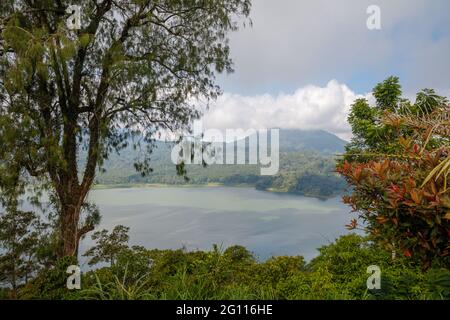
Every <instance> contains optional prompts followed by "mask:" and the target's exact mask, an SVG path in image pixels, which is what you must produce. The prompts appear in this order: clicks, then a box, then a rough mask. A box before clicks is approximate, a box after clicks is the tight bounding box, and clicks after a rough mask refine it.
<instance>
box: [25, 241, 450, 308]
mask: <svg viewBox="0 0 450 320" xmlns="http://www.w3.org/2000/svg"><path fill="white" fill-rule="evenodd" d="M74 263H75V261H74V260H71V259H64V260H59V261H58V262H57V263H56V265H55V267H54V268H51V269H49V270H47V271H45V272H42V273H40V274H39V275H38V276H37V277H36V278H35V279H33V281H31V282H29V283H28V284H27V285H26V286H24V287H23V288H21V289H20V291H19V298H20V299H83V300H84V299H88V300H91V299H101V300H135V299H137V300H156V299H163V300H165V299H188V300H210V299H212V300H220V299H232V300H239V299H241V300H242V299H252V300H253V299H283V300H284V299H302V300H323V299H325V300H336V299H437V300H441V299H450V272H449V270H448V269H447V268H442V267H440V266H439V265H436V266H435V267H433V268H431V269H430V270H428V271H423V270H422V268H421V267H420V265H414V264H412V263H411V261H410V260H408V259H406V258H404V257H401V256H400V257H396V258H395V259H394V260H392V257H391V254H390V253H387V252H386V251H385V250H384V249H382V248H380V247H379V246H377V245H376V244H375V243H374V242H371V241H370V240H369V239H368V238H365V237H362V236H359V235H356V234H349V235H347V236H343V237H341V238H339V239H337V240H336V242H334V243H330V244H329V245H326V246H323V247H321V248H320V249H319V255H318V256H317V257H316V258H315V259H313V260H312V261H311V262H309V263H305V261H304V260H303V258H302V257H300V256H297V257H289V256H278V257H272V258H270V259H268V260H267V261H263V262H259V261H257V260H256V259H255V258H254V257H253V255H252V254H251V253H250V252H249V251H248V250H246V249H245V248H244V247H241V246H232V247H229V248H227V249H226V250H222V249H221V248H220V247H218V246H214V247H213V249H212V250H211V251H190V252H188V251H185V250H183V249H180V250H147V249H145V248H143V247H132V248H126V249H123V250H122V251H121V252H120V253H119V254H118V255H117V260H116V263H115V264H114V265H113V266H111V267H102V268H100V269H96V270H91V271H88V272H86V273H84V274H83V275H82V281H81V286H82V290H74V291H69V290H67V289H66V279H67V274H66V268H67V267H68V266H69V265H71V264H74ZM370 265H377V266H379V267H380V269H381V290H367V287H366V281H367V278H368V277H369V275H370V274H368V273H367V267H368V266H370Z"/></svg>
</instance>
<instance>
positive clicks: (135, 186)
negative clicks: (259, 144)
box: [92, 182, 344, 200]
mask: <svg viewBox="0 0 450 320" xmlns="http://www.w3.org/2000/svg"><path fill="white" fill-rule="evenodd" d="M219 187H223V188H251V189H254V190H257V191H262V192H270V193H277V194H291V195H297V196H301V197H307V198H316V199H319V200H329V199H333V198H336V197H340V196H342V195H343V194H344V191H342V192H340V193H337V194H333V195H331V196H321V195H311V194H300V193H295V192H289V191H286V190H281V189H275V188H270V189H265V190H261V189H257V188H255V185H252V184H234V185H231V184H224V183H219V182H214V183H213V182H211V183H206V184H165V183H118V184H96V185H94V186H93V187H92V190H111V189H141V188H219Z"/></svg>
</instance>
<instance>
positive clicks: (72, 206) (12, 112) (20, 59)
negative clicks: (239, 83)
mask: <svg viewBox="0 0 450 320" xmlns="http://www.w3.org/2000/svg"><path fill="white" fill-rule="evenodd" d="M74 4H77V5H79V6H80V8H81V22H82V24H81V28H80V29H77V30H72V29H70V28H68V26H67V23H66V22H67V19H68V18H69V16H70V15H69V14H67V13H66V10H67V8H68V7H69V6H70V5H74ZM249 12H250V1H249V0H157V1H155V0H131V1H130V0H115V1H113V0H102V1H100V0H97V1H88V0H79V1H76V3H73V1H67V0H57V1H53V0H35V1H31V0H14V1H13V0H5V1H2V2H1V4H0V144H1V145H2V148H1V150H0V188H1V190H2V192H1V198H2V199H1V200H2V202H3V204H5V205H11V206H14V205H16V201H15V199H17V195H18V194H22V193H23V192H24V190H25V189H26V188H27V187H30V186H32V187H33V188H34V189H46V190H50V191H51V192H52V194H54V195H55V199H56V202H57V207H58V210H59V212H60V216H59V225H60V243H61V246H60V252H59V255H60V256H67V255H68V256H73V255H76V254H77V249H78V241H79V239H80V237H82V236H83V235H84V234H85V233H86V232H88V231H90V230H92V228H93V226H92V225H86V224H85V225H83V224H80V221H89V219H84V220H82V219H80V215H81V213H82V208H83V206H84V205H85V202H86V196H87V194H88V192H89V190H90V188H91V185H92V183H93V181H94V177H95V173H96V170H97V169H98V167H99V166H101V164H102V163H103V161H104V159H106V158H107V157H108V155H109V154H110V153H111V152H119V151H120V150H121V149H123V148H124V147H125V146H126V145H127V144H128V143H129V138H130V137H132V136H133V135H134V134H135V133H136V132H144V133H145V140H146V141H147V142H148V141H152V139H153V137H154V134H155V133H156V132H158V130H160V129H166V130H179V129H189V126H190V123H191V121H192V120H193V119H196V118H198V117H199V116H200V113H201V111H200V110H199V108H198V107H197V104H198V103H199V101H203V103H204V104H206V105H207V104H208V101H209V100H210V99H214V98H215V97H217V95H218V94H220V88H219V87H218V86H217V85H216V84H215V74H216V73H220V72H231V71H232V61H231V59H230V57H229V55H230V48H229V45H228V40H227V34H228V32H230V31H234V30H236V29H237V28H238V26H239V24H240V23H245V22H247V21H248V20H247V17H248V15H249ZM133 144H134V145H135V147H138V146H139V141H136V142H133ZM81 148H84V149H86V150H87V152H86V159H85V161H84V163H85V166H84V168H79V165H78V163H79V162H78V160H79V159H78V157H79V151H80V149H81ZM149 148H151V144H150V147H149ZM150 151H151V150H150V149H149V150H147V149H146V150H144V152H143V157H142V158H141V159H137V161H136V164H135V166H136V169H137V170H138V171H139V172H141V173H143V174H145V173H147V172H149V171H150V170H151V169H150V165H149V154H150Z"/></svg>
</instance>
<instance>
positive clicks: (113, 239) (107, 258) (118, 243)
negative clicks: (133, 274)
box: [84, 225, 130, 266]
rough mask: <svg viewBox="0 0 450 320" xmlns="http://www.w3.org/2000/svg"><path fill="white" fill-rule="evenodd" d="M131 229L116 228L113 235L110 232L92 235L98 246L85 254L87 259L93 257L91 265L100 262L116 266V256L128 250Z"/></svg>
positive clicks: (112, 232) (99, 232) (105, 231)
mask: <svg viewBox="0 0 450 320" xmlns="http://www.w3.org/2000/svg"><path fill="white" fill-rule="evenodd" d="M129 230H130V228H128V227H124V226H121V225H119V226H115V227H114V229H113V230H112V231H111V233H108V230H105V229H104V230H101V231H97V232H95V233H94V234H93V235H92V237H91V238H92V240H94V241H96V242H97V244H96V245H95V246H94V247H92V248H90V249H89V250H88V251H86V252H85V253H84V256H85V257H91V259H90V260H89V262H88V263H89V265H95V264H98V263H100V262H108V263H110V265H111V266H112V265H114V263H115V261H116V256H117V255H118V254H119V253H120V252H121V251H122V250H124V249H126V248H128V245H127V243H128V239H129V236H128V231H129Z"/></svg>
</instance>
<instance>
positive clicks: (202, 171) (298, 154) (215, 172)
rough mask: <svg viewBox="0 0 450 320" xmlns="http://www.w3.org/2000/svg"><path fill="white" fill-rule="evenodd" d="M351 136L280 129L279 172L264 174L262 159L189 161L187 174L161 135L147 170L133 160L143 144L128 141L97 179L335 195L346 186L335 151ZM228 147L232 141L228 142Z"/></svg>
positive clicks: (341, 149)
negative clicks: (139, 169) (248, 161)
mask: <svg viewBox="0 0 450 320" xmlns="http://www.w3.org/2000/svg"><path fill="white" fill-rule="evenodd" d="M345 144H346V142H345V141H344V140H341V139H339V138H338V137H336V136H335V135H333V134H331V133H328V132H325V131H320V130H314V131H313V130H311V131H303V130H280V170H279V173H278V174H277V175H275V176H261V175H260V168H259V165H248V164H247V165H211V166H208V167H203V166H200V165H187V166H186V169H187V177H188V178H189V180H185V179H184V178H183V177H181V176H178V175H177V170H176V167H175V165H174V164H173V163H172V161H171V159H170V152H171V148H172V146H173V143H171V142H163V141H156V142H155V147H154V149H153V153H152V155H151V157H150V158H151V161H150V165H151V167H152V169H153V172H152V173H150V174H149V175H147V176H142V175H140V174H138V173H136V170H135V169H134V166H133V163H134V162H135V161H136V160H138V159H139V158H140V156H141V154H142V153H143V151H144V150H143V149H142V150H140V149H139V148H136V149H135V148H133V147H132V146H131V143H130V146H129V147H127V148H126V149H125V150H123V151H122V152H121V153H120V154H112V155H111V157H110V158H109V159H108V160H106V162H105V164H104V170H102V171H101V172H99V174H98V177H97V181H96V182H97V184H101V185H127V184H129V185H132V184H145V183H155V184H195V185H199V184H200V185H202V184H208V183H219V184H224V185H233V186H236V185H249V186H255V187H256V188H257V189H259V190H270V191H278V192H291V193H297V194H302V195H307V196H314V197H330V196H334V195H337V194H340V193H341V192H342V190H343V189H344V188H345V181H344V179H342V178H340V177H338V176H337V175H336V174H335V173H334V171H335V155H337V154H341V153H343V152H344V147H345ZM227 147H228V146H227Z"/></svg>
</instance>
